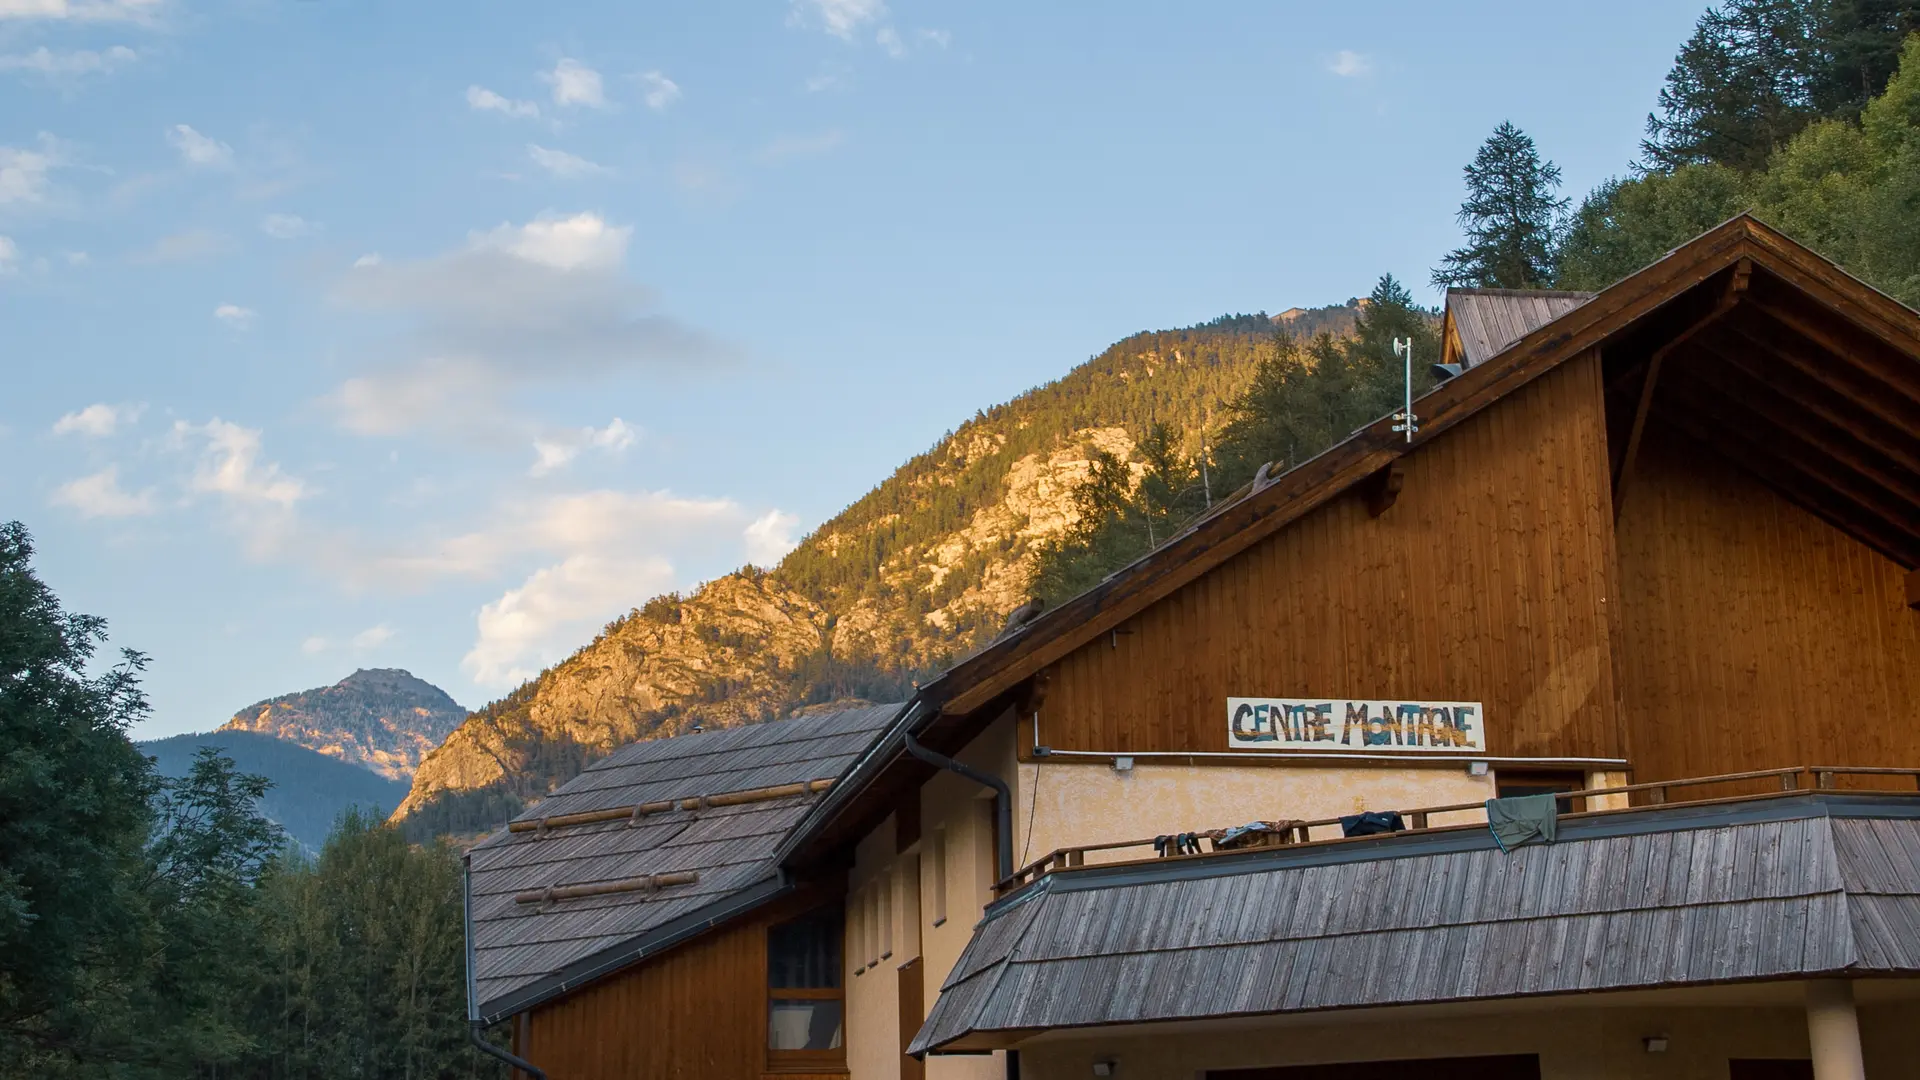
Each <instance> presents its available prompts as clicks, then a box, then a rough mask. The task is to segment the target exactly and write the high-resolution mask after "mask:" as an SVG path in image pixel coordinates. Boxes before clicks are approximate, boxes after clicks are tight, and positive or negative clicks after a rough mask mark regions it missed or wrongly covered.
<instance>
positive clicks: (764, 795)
mask: <svg viewBox="0 0 1920 1080" xmlns="http://www.w3.org/2000/svg"><path fill="white" fill-rule="evenodd" d="M832 786H833V781H832V780H831V779H826V780H802V781H800V782H798V783H794V784H776V785H774V786H773V787H759V788H748V789H746V790H745V791H727V792H722V793H720V794H718V795H694V796H690V797H688V798H684V799H660V800H658V801H656V802H644V803H632V804H629V805H626V806H615V807H610V808H608V809H606V810H583V811H581V812H580V813H577V814H554V815H552V816H550V817H541V818H526V819H525V820H522V821H516V822H513V823H511V824H509V825H508V826H507V831H508V832H541V831H544V830H547V829H558V828H562V827H564V826H567V825H591V824H594V823H596V822H601V821H619V820H621V819H622V818H628V819H639V818H643V817H646V816H647V815H649V814H663V813H665V812H667V811H668V810H672V809H674V808H676V807H677V808H679V809H681V810H699V809H702V808H704V807H709V806H743V805H745V804H747V803H757V802H768V801H770V800H773V799H786V798H791V797H792V796H795V795H811V794H813V793H814V792H816V791H825V790H827V789H828V788H830V787H832Z"/></svg>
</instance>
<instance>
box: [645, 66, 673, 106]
mask: <svg viewBox="0 0 1920 1080" xmlns="http://www.w3.org/2000/svg"><path fill="white" fill-rule="evenodd" d="M640 85H642V86H644V87H646V94H645V101H646V103H647V108H649V109H652V110H653V111H654V112H665V111H666V109H667V106H669V105H671V104H673V103H674V102H676V101H678V100H680V84H679V83H676V82H674V81H673V80H672V79H669V78H667V77H666V76H665V75H662V74H661V73H659V72H657V71H649V72H647V73H645V74H643V75H641V76H640Z"/></svg>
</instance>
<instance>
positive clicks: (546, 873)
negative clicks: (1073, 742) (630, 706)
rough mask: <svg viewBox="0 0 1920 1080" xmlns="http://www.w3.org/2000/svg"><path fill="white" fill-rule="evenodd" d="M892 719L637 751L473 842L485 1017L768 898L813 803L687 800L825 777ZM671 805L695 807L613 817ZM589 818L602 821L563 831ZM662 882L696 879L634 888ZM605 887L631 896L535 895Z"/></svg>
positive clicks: (472, 940)
mask: <svg viewBox="0 0 1920 1080" xmlns="http://www.w3.org/2000/svg"><path fill="white" fill-rule="evenodd" d="M899 711H900V706H899V705H877V706H868V707H862V708H855V709H843V710H839V711H834V712H825V713H819V714H816V715H812V716H806V717H801V718H798V719H792V720H776V721H772V722H769V723H765V724H756V725H751V726H748V727H739V728H729V729H726V730H724V731H715V732H710V733H706V734H698V735H681V736H679V737H677V738H671V739H653V740H648V741H645V742H637V743H633V744H632V745H630V746H627V747H624V748H622V749H620V750H619V751H616V752H615V753H614V754H612V755H611V756H609V757H608V758H606V759H605V760H603V761H600V762H597V763H595V764H593V765H591V766H589V767H588V768H587V769H586V771H584V772H582V773H581V774H580V775H579V776H577V777H575V778H574V779H572V780H570V781H568V782H567V783H566V784H564V785H562V786H561V787H560V788H559V789H558V790H556V791H555V792H554V793H553V794H552V795H550V796H548V797H547V798H546V799H544V800H542V801H541V802H540V803H539V804H538V805H536V806H534V807H532V808H530V809H528V810H527V811H525V812H523V813H522V814H520V815H519V817H517V818H515V819H514V822H515V824H513V825H509V827H508V828H505V829H502V830H501V831H499V832H497V833H495V834H493V835H492V836H490V837H488V838H487V839H486V840H484V841H482V842H481V843H480V844H478V845H476V846H475V847H474V848H473V849H472V851H470V852H469V853H468V859H469V864H468V865H469V877H468V881H469V885H468V889H469V901H468V902H469V920H470V925H469V927H468V941H469V944H470V949H471V960H470V964H471V968H472V977H473V985H474V990H475V994H474V998H475V1000H474V1004H475V1005H476V1006H477V1008H478V1011H479V1014H480V1017H479V1018H480V1019H483V1020H485V1021H487V1022H489V1023H491V1022H493V1021H495V1020H498V1019H500V1018H502V1017H505V1016H509V1015H511V1014H513V1013H516V1012H519V1011H521V1010H522V1009H525V1008H527V1007H529V1006H531V1005H534V1004H537V1003H539V1002H541V1001H544V1000H546V999H548V998H550V997H554V996H556V995H558V994H560V993H563V992H565V991H566V990H568V989H572V988H574V987H577V986H579V985H580V984H582V983H584V982H587V981H590V980H592V979H594V978H597V977H599V976H601V975H604V974H607V973H609V972H611V971H613V970H615V969H617V968H619V967H622V966H625V965H627V964H630V963H632V962H634V961H635V960H637V959H640V958H641V957H643V956H646V955H651V954H653V953H656V952H659V951H660V950H662V949H664V948H667V947H669V946H670V945H672V944H675V943H677V942H679V941H680V940H684V938H685V937H687V936H690V934H691V933H696V932H698V931H699V930H702V929H705V928H706V927H708V926H711V925H714V924H715V923H716V922H718V921H720V919H721V918H723V917H726V916H729V915H731V914H735V913H738V912H739V911H743V910H746V909H747V908H750V907H753V906H757V905H758V904H759V903H761V902H763V901H765V900H766V899H769V898H771V896H772V895H774V894H775V893H776V892H777V891H778V890H780V889H781V888H783V886H784V881H783V880H782V879H781V878H780V876H779V874H778V873H777V868H776V867H775V866H774V864H773V862H772V861H771V855H772V854H773V851H774V849H775V848H776V846H777V845H778V844H779V842H780V841H781V840H782V839H783V838H784V837H785V836H786V834H787V832H788V830H789V829H791V828H792V827H793V825H794V824H795V823H796V822H798V821H799V820H800V818H801V816H802V815H803V814H804V813H805V812H806V811H807V810H808V808H810V807H811V806H813V805H814V803H815V802H817V801H818V799H819V797H820V796H819V795H818V794H813V793H805V792H802V793H796V794H791V795H777V796H775V797H771V798H768V797H764V796H763V795H762V796H756V797H754V798H753V799H752V801H743V802H739V803H737V804H736V805H718V806H700V805H697V801H698V800H699V799H700V797H702V796H707V797H712V796H717V795H725V794H729V793H739V792H749V791H755V792H760V791H763V790H764V789H767V788H778V787H780V786H783V785H794V784H804V783H805V782H807V781H818V780H832V779H835V778H837V777H839V776H840V774H841V773H842V772H844V771H845V770H846V768H847V766H848V765H849V764H851V763H852V762H853V761H854V760H855V758H856V757H857V756H858V755H859V754H860V752H861V751H862V750H864V749H865V748H866V746H867V744H868V743H870V742H871V741H872V740H873V738H874V736H875V735H876V734H877V733H878V732H880V731H881V730H882V729H883V728H885V727H886V726H887V724H888V723H889V722H890V721H892V720H893V719H894V717H895V715H896V714H897V713H898V712H899ZM674 800H694V801H695V802H696V805H695V806H693V807H691V808H689V807H686V806H684V805H674V806H672V807H671V808H663V809H659V810H656V811H654V812H651V813H646V812H643V813H642V814H639V815H630V814H623V813H621V811H622V810H623V809H626V810H630V809H631V808H632V807H634V806H636V805H641V806H644V805H645V804H654V803H667V802H672V801H674ZM722 801H725V800H722ZM596 811H598V812H603V816H604V817H606V818H607V819H606V820H598V821H586V822H579V823H573V824H568V823H564V822H562V821H559V820H557V819H561V818H562V816H563V815H581V814H586V815H593V814H594V812H596ZM542 822H546V823H547V824H546V827H544V828H543V827H541V823H542ZM529 825H531V826H533V828H531V829H529V828H528V826H529ZM657 874H669V875H684V874H692V875H695V879H694V880H692V881H686V882H683V883H677V884H666V885H654V886H652V887H631V886H632V885H634V884H636V883H637V880H636V879H641V878H644V877H646V876H648V875H657ZM669 880H676V879H669ZM615 883H624V884H625V885H626V886H628V887H623V888H622V889H620V890H619V891H611V892H605V893H602V894H600V895H582V896H571V897H567V898H564V899H548V898H544V897H542V896H541V894H544V893H545V891H546V890H548V889H554V888H564V887H567V886H580V885H600V886H606V885H610V884H615Z"/></svg>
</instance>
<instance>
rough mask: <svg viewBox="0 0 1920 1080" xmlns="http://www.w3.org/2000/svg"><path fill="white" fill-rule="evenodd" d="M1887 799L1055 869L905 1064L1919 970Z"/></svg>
mask: <svg viewBox="0 0 1920 1080" xmlns="http://www.w3.org/2000/svg"><path fill="white" fill-rule="evenodd" d="M1895 798H1904V799H1906V800H1908V801H1906V803H1905V805H1889V804H1888V802H1887V799H1886V798H1885V797H1871V796H1869V797H1855V798H1853V799H1849V798H1847V797H1834V796H1824V797H1823V796H1806V797H1795V798H1787V799H1782V800H1780V801H1779V802H1777V803H1773V804H1771V805H1768V806H1765V807H1762V808H1761V809H1760V810H1759V811H1757V812H1755V813H1753V814H1751V815H1750V819H1749V820H1732V821H1729V820H1727V818H1726V816H1725V815H1722V816H1721V817H1720V819H1719V820H1718V821H1717V822H1715V821H1714V820H1713V819H1712V818H1710V817H1705V816H1696V817H1692V818H1691V820H1689V815H1694V814H1698V811H1697V810H1682V809H1681V808H1675V809H1673V810H1650V811H1647V812H1645V813H1644V815H1641V814H1636V815H1631V816H1625V815H1623V816H1622V817H1619V818H1613V819H1606V818H1600V819H1587V820H1584V821H1583V820H1578V819H1570V820H1567V821H1564V822H1562V824H1561V834H1560V835H1561V840H1560V842H1558V843H1555V844H1551V845H1544V846H1527V847H1521V848H1517V849H1515V850H1514V851H1513V853H1512V854H1505V853H1502V852H1501V851H1499V850H1498V849H1497V848H1496V847H1495V845H1494V843H1493V840H1492V838H1491V836H1490V835H1489V834H1487V833H1486V832H1485V831H1484V830H1481V831H1478V832H1472V833H1454V834H1451V835H1431V836H1425V837H1406V838H1398V837H1391V838H1385V839H1384V840H1383V841H1382V842H1380V843H1378V844H1372V845H1369V846H1365V847H1361V846H1355V847H1353V848H1350V849H1347V850H1345V851H1327V850H1325V849H1323V850H1321V851H1319V852H1314V851H1311V850H1308V849H1302V850H1300V851H1297V852H1291V851H1288V850H1286V849H1284V848H1282V849H1274V850H1273V851H1271V852H1260V853H1250V854H1248V855H1247V856H1228V857H1221V858H1217V859H1204V860H1193V861H1191V862H1185V861H1183V862H1169V863H1167V864H1166V865H1164V866H1159V865H1149V866H1146V867H1132V868H1122V867H1112V868H1107V869H1105V870H1086V871H1069V872H1066V873H1063V874H1059V875H1055V876H1053V877H1051V878H1043V879H1042V880H1041V882H1040V884H1039V885H1036V886H1034V887H1032V891H1031V892H1030V893H1027V894H1024V895H1021V896H1018V897H1017V898H1015V899H1014V900H1012V901H1011V902H1009V903H1007V904H1005V905H1004V906H1002V907H1000V908H998V909H996V910H995V911H994V912H993V913H992V914H990V915H989V917H988V918H987V919H986V920H985V921H983V922H982V923H981V925H980V926H979V927H977V928H976V929H975V931H974V937H973V940H972V942H971V943H969V944H968V946H967V949H966V951H965V952H964V953H963V954H962V955H961V957H960V961H959V963H957V964H956V965H955V966H954V969H953V971H952V972H951V973H950V974H949V975H948V976H947V982H946V985H945V986H944V987H943V988H942V989H941V992H940V997H939V999H938V1000H937V1001H936V1002H935V1004H934V1008H933V1010H932V1013H931V1014H930V1015H929V1016H928V1018H927V1022H926V1024H925V1026H924V1027H922V1028H921V1030H920V1033H919V1035H918V1036H917V1037H916V1038H915V1040H914V1042H913V1048H914V1050H915V1051H916V1052H917V1051H922V1050H927V1049H931V1048H939V1047H942V1046H948V1045H950V1044H954V1045H957V1046H958V1047H962V1048H969V1049H978V1048H984V1047H987V1046H989V1045H1005V1044H1006V1042H1007V1041H1008V1040H1017V1039H1018V1038H1019V1037H1021V1036H1022V1035H1023V1034H1025V1033H1030V1032H1032V1031H1035V1030H1047V1029H1053V1028H1061V1027H1078V1026H1086V1025H1096V1024H1115V1023H1143V1022H1151V1021H1168V1020H1187V1019H1198V1018H1203V1017H1225V1016H1239V1015H1248V1014H1262V1013H1282V1012H1294V1011H1303V1010H1313V1009H1327V1008H1352V1007H1362V1006H1376V1005H1395V1004H1410V1003H1416V1002H1433V1001H1459V1000H1468V999H1475V998H1495V997H1513V996H1520V995H1530V994H1553V993H1572V992H1584V991H1595V990H1615V989H1627V988H1632V987H1647V986H1664V985H1674V984H1686V983H1709V982H1724V981H1730V980H1739V979H1753V978H1794V977H1804V976H1808V975H1818V974H1825V973H1832V972H1840V971H1858V972H1879V973H1895V972H1897V973H1903V974H1908V973H1913V972H1916V971H1920V805H1915V804H1914V801H1912V800H1911V797H1895ZM1856 815H1857V816H1856ZM1049 885H1051V886H1053V887H1052V888H1048V887H1047V886H1049ZM995 1033H1000V1034H998V1035H996V1034H995ZM962 1040H965V1041H962Z"/></svg>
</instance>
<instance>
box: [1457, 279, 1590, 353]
mask: <svg viewBox="0 0 1920 1080" xmlns="http://www.w3.org/2000/svg"><path fill="white" fill-rule="evenodd" d="M1593 297H1594V294H1593V293H1590V292H1557V291H1553V290H1549V289H1448V290H1447V310H1446V313H1445V314H1444V315H1443V316H1441V320H1440V348H1441V354H1440V361H1441V363H1445V364H1459V365H1460V366H1461V367H1462V368H1470V367H1474V366H1476V365H1479V364H1484V363H1486V362H1487V361H1488V360H1491V359H1493V358H1494V357H1496V356H1498V355H1500V354H1501V353H1503V352H1505V351H1506V349H1507V346H1509V345H1512V344H1513V343H1514V342H1516V341H1519V340H1520V339H1521V338H1523V337H1526V336H1527V335H1528V334H1531V333H1533V332H1534V331H1535V330H1538V329H1540V328H1541V327H1543V326H1545V325H1547V324H1548V323H1550V322H1552V321H1553V320H1555V319H1557V318H1559V317H1560V316H1562V315H1565V314H1566V313H1567V312H1569V311H1572V310H1573V309H1574V308H1577V307H1579V306H1580V305H1581V304H1584V303H1586V302H1587V301H1589V300H1591V299H1593Z"/></svg>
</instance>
